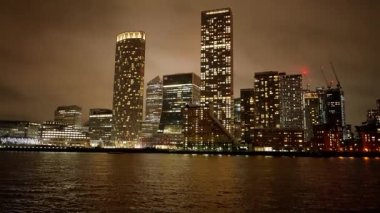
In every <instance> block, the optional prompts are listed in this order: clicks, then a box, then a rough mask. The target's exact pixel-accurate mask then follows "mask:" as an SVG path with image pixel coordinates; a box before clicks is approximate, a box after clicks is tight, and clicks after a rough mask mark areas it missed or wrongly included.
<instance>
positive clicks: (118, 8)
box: [0, 0, 380, 124]
mask: <svg viewBox="0 0 380 213" xmlns="http://www.w3.org/2000/svg"><path fill="white" fill-rule="evenodd" d="M222 7H230V8H231V9H232V13H233V24H234V29H233V33H234V49H233V51H234V58H233V60H234V93H235V97H239V91H240V89H241V88H249V87H252V86H253V75H254V73H255V72H260V71H267V70H278V71H284V72H287V73H299V72H300V69H301V68H302V67H307V68H308V69H309V70H310V72H309V75H308V77H307V78H306V79H304V81H305V83H308V84H310V85H311V87H315V86H320V85H325V83H324V80H323V77H322V75H321V73H320V66H321V65H324V66H326V71H327V77H328V78H329V79H333V75H332V74H331V73H330V71H329V69H327V68H328V67H329V62H330V61H333V62H334V65H335V68H336V70H337V72H338V75H339V78H340V81H341V84H342V86H343V89H344V91H345V94H346V109H347V119H348V122H349V123H353V124H359V123H361V122H362V121H364V119H365V113H366V110H367V109H369V108H374V107H375V101H376V99H379V98H380V89H379V83H380V70H379V68H380V58H379V56H380V54H379V53H380V50H379V47H380V42H379V38H380V30H379V29H380V27H379V26H380V12H379V11H380V1H377V0H286V1H283V0H273V1H271V0H259V1H255V0H247V1H243V0H233V1H232V0H231V1H222V0H213V1H212V0H209V1H206V0H191V1H190V0H186V1H185V0H172V1H169V0H150V1H147V0H145V1H144V0H121V1H111V0H107V1H106V0H104V1H100V0H99V1H95V0H2V1H1V7H0V26H1V28H0V30H1V33H0V119H12V120H32V121H38V122H41V121H44V120H51V119H53V112H54V110H55V108H56V107H57V106H59V105H71V104H76V105H79V106H82V107H83V112H84V116H85V117H86V116H87V115H88V110H89V108H96V107H105V108H111V106H112V92H113V82H112V81H113V75H114V60H115V45H116V35H117V34H118V33H121V32H124V31H135V30H143V31H145V32H146V37H147V38H146V68H145V83H146V82H147V81H149V80H151V79H152V78H153V77H155V76H156V75H160V76H162V75H164V74H172V73H182V72H195V73H197V74H199V72H200V14H201V11H202V10H208V9H216V8H222Z"/></svg>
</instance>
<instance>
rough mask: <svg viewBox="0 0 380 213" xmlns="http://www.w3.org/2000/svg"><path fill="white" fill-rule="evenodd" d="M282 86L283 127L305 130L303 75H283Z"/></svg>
mask: <svg viewBox="0 0 380 213" xmlns="http://www.w3.org/2000/svg"><path fill="white" fill-rule="evenodd" d="M280 84H281V92H280V93H281V94H280V96H281V122H282V125H281V126H282V127H283V128H295V129H303V128H304V122H303V121H304V120H303V108H302V75H282V76H281V80H280Z"/></svg>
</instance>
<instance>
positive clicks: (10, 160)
mask: <svg viewBox="0 0 380 213" xmlns="http://www.w3.org/2000/svg"><path fill="white" fill-rule="evenodd" d="M0 162H1V163H0V172H1V174H0V197H1V200H0V210H1V212H6V211H10V210H12V211H22V212H24V211H59V210H65V211H138V212H141V211H153V210H154V211H165V212H167V211H172V212H178V211H181V212H183V211H194V212H205V211H207V212H215V211H223V212H225V211H227V212H231V211H232V212H236V211H237V212H239V211H277V212H278V211H280V212H284V211H287V212H297V211H298V212H303V211H314V212H320V211H325V210H329V211H339V210H341V211H352V210H357V211H364V210H376V209H379V208H380V203H379V200H380V199H379V197H380V159H371V158H370V159H365V158H355V159H352V158H290V157H267V156H256V157H247V156H240V157H237V156H219V155H215V156H214V155H208V156H205V155H177V154H101V153H95V154H91V153H18V152H1V153H0Z"/></svg>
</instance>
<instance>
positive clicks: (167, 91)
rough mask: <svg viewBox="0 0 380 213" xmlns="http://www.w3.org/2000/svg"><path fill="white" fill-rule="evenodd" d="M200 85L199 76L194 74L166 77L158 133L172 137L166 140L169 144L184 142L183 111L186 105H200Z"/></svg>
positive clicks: (164, 78)
mask: <svg viewBox="0 0 380 213" xmlns="http://www.w3.org/2000/svg"><path fill="white" fill-rule="evenodd" d="M199 85H200V79H199V76H197V75H196V74H194V73H184V74H173V75H164V77H163V104H162V114H161V119H160V125H159V130H158V132H159V133H163V134H166V135H171V136H172V137H170V136H169V137H168V138H166V139H165V140H166V142H167V143H169V144H173V145H177V144H178V143H181V142H182V141H181V140H182V139H183V137H182V122H183V118H182V114H181V109H182V108H183V107H184V106H186V104H197V103H199V99H200V89H199Z"/></svg>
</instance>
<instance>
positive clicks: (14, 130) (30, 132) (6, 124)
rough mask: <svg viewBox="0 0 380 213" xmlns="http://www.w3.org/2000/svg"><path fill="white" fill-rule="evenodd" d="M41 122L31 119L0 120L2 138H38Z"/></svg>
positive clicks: (0, 135)
mask: <svg viewBox="0 0 380 213" xmlns="http://www.w3.org/2000/svg"><path fill="white" fill-rule="evenodd" d="M39 126H40V125H39V124H37V123H33V122H30V121H8V120H3V121H0V138H5V137H9V138H38V135H39V134H38V129H39Z"/></svg>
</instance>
